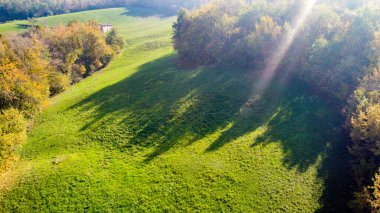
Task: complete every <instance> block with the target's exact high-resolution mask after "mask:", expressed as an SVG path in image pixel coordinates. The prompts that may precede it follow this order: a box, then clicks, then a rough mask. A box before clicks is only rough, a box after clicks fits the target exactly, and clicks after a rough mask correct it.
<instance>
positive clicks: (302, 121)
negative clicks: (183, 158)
mask: <svg viewBox="0 0 380 213" xmlns="http://www.w3.org/2000/svg"><path fill="white" fill-rule="evenodd" d="M174 58H175V57H174V56H173V55H169V56H167V57H163V58H161V59H158V60H156V61H153V62H150V63H147V64H144V65H142V66H141V67H140V68H139V70H138V71H137V72H136V73H135V74H133V75H132V76H130V77H128V78H126V79H124V80H122V81H120V82H118V83H116V84H114V85H111V86H109V87H107V88H104V89H102V90H101V91H99V92H97V93H95V94H93V95H91V96H90V97H88V98H86V99H84V100H83V101H81V102H80V103H78V104H76V105H74V106H72V108H77V109H80V110H79V111H89V112H93V113H90V114H89V119H90V122H88V123H87V124H86V125H85V126H83V128H82V131H83V135H84V137H86V139H87V140H88V141H98V142H100V143H101V144H102V145H104V146H106V147H109V148H112V149H118V150H121V151H131V152H132V153H133V152H134V151H135V150H136V149H137V150H142V148H146V147H149V148H152V149H153V151H152V152H151V153H150V154H148V155H147V156H146V160H145V161H146V162H147V163H148V162H150V161H151V160H153V159H154V158H156V157H158V156H160V155H162V154H164V153H165V152H167V151H169V150H170V149H173V148H175V147H179V146H187V145H189V144H192V143H194V142H195V141H197V140H199V139H202V138H204V137H206V136H207V135H209V134H212V133H214V132H216V131H218V130H220V129H224V128H225V127H227V126H229V125H230V124H233V125H232V127H231V128H229V129H228V130H227V131H225V132H224V133H223V134H222V135H221V136H220V137H219V138H218V139H217V140H216V141H215V142H214V143H213V144H212V145H210V147H209V148H208V149H207V150H206V152H212V151H217V150H218V149H219V148H221V147H223V146H224V145H226V144H227V143H230V142H232V141H234V140H235V139H237V138H239V137H241V136H244V135H246V134H248V133H250V132H253V131H255V130H256V129H257V128H259V127H261V126H263V125H265V126H266V127H267V131H266V132H265V133H264V134H263V135H262V136H261V137H259V138H258V139H257V140H256V141H255V142H254V143H253V144H252V147H255V146H258V145H260V146H265V145H268V144H270V143H280V144H281V147H282V148H283V150H284V153H285V158H284V165H285V166H287V167H288V168H289V169H292V168H296V169H297V170H298V171H299V172H305V171H307V169H308V168H309V167H310V166H312V165H315V164H316V163H317V161H319V160H321V161H322V162H321V165H322V167H321V168H320V172H319V176H320V177H321V178H323V179H324V180H325V181H324V182H325V185H326V187H325V188H326V190H325V192H324V194H323V196H322V198H321V203H322V204H323V207H324V208H323V209H321V211H335V210H337V211H339V210H342V209H344V210H346V209H345V203H346V199H347V197H348V196H347V195H348V194H349V193H348V182H349V178H347V176H348V172H347V171H348V163H347V162H348V154H347V149H346V147H345V146H346V145H347V144H345V143H344V141H342V138H345V134H344V133H343V132H342V130H341V128H340V126H341V124H342V122H343V118H342V117H340V116H339V113H337V109H336V107H335V106H334V105H333V104H332V102H331V103H329V102H326V101H321V99H322V98H320V97H317V96H316V95H312V92H311V91H310V90H309V89H308V88H307V87H306V86H305V85H304V84H302V83H300V82H298V81H292V83H291V84H289V85H286V86H285V85H284V84H286V82H285V83H284V82H282V83H281V81H280V80H278V79H277V80H275V81H274V82H273V84H272V85H271V88H269V89H268V90H267V92H266V93H265V94H264V95H262V96H261V97H260V98H255V96H254V95H252V94H251V91H252V89H253V88H254V82H255V75H252V74H250V73H247V72H241V71H238V70H236V69H233V68H208V69H207V70H206V69H203V68H199V69H196V70H179V69H177V68H176V66H175V62H174ZM256 81H257V80H256ZM287 87H288V88H287ZM284 88H286V89H284ZM337 171H338V172H337Z"/></svg>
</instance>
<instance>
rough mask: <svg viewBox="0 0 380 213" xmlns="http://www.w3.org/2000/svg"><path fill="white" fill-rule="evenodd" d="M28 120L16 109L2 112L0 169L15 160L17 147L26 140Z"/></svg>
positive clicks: (0, 116)
mask: <svg viewBox="0 0 380 213" xmlns="http://www.w3.org/2000/svg"><path fill="white" fill-rule="evenodd" d="M26 127H27V122H26V120H25V119H24V116H23V115H22V114H21V113H20V112H19V111H18V110H16V109H8V110H4V111H2V112H1V113H0V171H3V170H4V169H6V168H7V167H8V166H9V163H10V162H11V161H13V160H15V159H16V158H17V157H16V153H15V151H16V149H17V147H19V146H21V145H22V144H23V143H24V142H25V141H26Z"/></svg>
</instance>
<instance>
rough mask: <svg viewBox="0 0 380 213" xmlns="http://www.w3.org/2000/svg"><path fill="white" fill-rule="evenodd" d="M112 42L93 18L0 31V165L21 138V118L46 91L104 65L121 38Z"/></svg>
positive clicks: (118, 47) (37, 107) (33, 109)
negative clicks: (51, 26)
mask: <svg viewBox="0 0 380 213" xmlns="http://www.w3.org/2000/svg"><path fill="white" fill-rule="evenodd" d="M111 36H112V39H111V40H112V42H111V44H107V42H106V37H110V36H109V35H103V34H102V33H101V31H100V29H99V25H98V24H97V23H96V22H93V21H90V22H87V23H80V22H72V23H70V24H68V25H67V26H58V27H55V28H41V27H35V28H32V29H30V30H28V31H27V32H25V33H23V34H6V35H1V36H0V111H1V113H0V167H1V165H2V164H3V163H4V162H5V161H9V159H12V158H14V156H13V155H14V151H15V149H16V148H17V146H19V145H21V144H23V142H24V140H25V134H26V133H25V132H26V126H27V123H26V122H25V120H24V117H25V118H27V119H30V118H33V116H34V115H36V114H37V113H38V112H40V111H41V109H42V108H43V107H44V105H45V104H46V103H47V100H48V98H49V97H51V96H54V95H56V94H58V93H60V92H62V91H64V90H65V89H66V88H67V87H68V86H69V85H71V84H74V83H77V82H79V81H80V80H81V79H82V78H85V77H87V76H89V75H91V74H92V73H93V72H95V71H97V70H99V69H101V68H103V67H105V66H106V65H107V64H108V63H109V62H110V60H111V59H112V57H113V56H114V55H115V54H116V53H118V52H120V51H121V49H122V48H123V45H124V42H123V39H122V38H121V37H120V36H118V34H117V32H116V31H113V32H112V35H111Z"/></svg>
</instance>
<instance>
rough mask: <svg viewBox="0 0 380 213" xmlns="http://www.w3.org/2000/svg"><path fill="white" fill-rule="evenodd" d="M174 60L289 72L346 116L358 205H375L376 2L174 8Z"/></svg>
mask: <svg viewBox="0 0 380 213" xmlns="http://www.w3.org/2000/svg"><path fill="white" fill-rule="evenodd" d="M173 28H174V31H175V33H174V43H175V48H176V50H177V51H178V54H179V63H180V64H181V65H182V66H209V65H213V66H215V65H217V66H221V65H226V64H229V65H233V66H238V67H241V68H243V69H247V70H256V71H257V72H261V73H262V76H263V77H262V79H261V81H262V82H263V85H261V86H260V88H257V91H256V92H258V93H260V92H262V90H264V89H265V88H266V86H267V85H268V84H270V80H271V78H272V77H273V76H274V75H275V74H276V73H278V74H280V75H288V74H290V75H293V76H296V77H297V78H300V79H302V80H304V81H305V82H307V83H309V84H310V85H311V86H312V87H314V88H315V89H316V91H319V92H320V93H323V94H325V95H327V96H330V97H331V98H333V99H335V100H336V102H337V103H339V105H340V106H341V107H342V108H343V110H342V112H343V113H344V114H345V116H346V117H347V125H346V128H347V130H348V131H349V132H350V135H351V138H352V145H350V148H349V151H350V153H351V154H352V156H353V162H352V168H353V175H354V177H355V180H356V186H355V191H356V193H355V200H354V201H352V203H351V204H350V205H351V206H352V207H353V208H354V210H357V211H362V212H368V211H372V212H379V211H380V205H379V203H380V123H379V120H380V93H379V91H380V87H379V82H380V5H379V3H378V2H377V1H319V2H318V3H316V1H253V2H252V1H232V0H231V1H217V2H215V3H211V4H208V5H206V6H204V7H202V8H201V9H199V10H195V11H192V12H191V11H187V10H182V11H180V13H179V15H178V20H177V22H176V23H175V24H174V26H173Z"/></svg>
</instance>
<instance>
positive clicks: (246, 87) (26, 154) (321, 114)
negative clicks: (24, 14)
mask: <svg viewBox="0 0 380 213" xmlns="http://www.w3.org/2000/svg"><path fill="white" fill-rule="evenodd" d="M137 11H138V9H137ZM125 12H126V10H125V9H108V10H99V11H91V12H82V13H76V14H69V15H63V16H57V17H49V18H45V19H46V20H47V23H49V24H51V25H53V24H58V23H60V22H61V21H62V22H67V21H68V20H70V19H73V18H76V17H78V18H79V19H81V20H87V19H92V18H93V19H96V20H98V21H99V22H108V21H109V20H112V21H110V22H111V23H113V24H114V25H115V26H116V27H117V28H118V29H119V30H120V32H122V34H123V35H124V36H125V38H126V39H127V41H128V42H127V43H128V46H127V48H126V50H125V51H124V52H123V53H122V54H121V55H120V56H119V57H118V58H116V59H115V60H114V61H113V62H112V63H111V64H110V65H109V67H107V68H106V69H104V70H102V71H101V72H98V73H96V74H95V75H94V76H92V77H90V78H88V79H85V80H84V81H82V82H81V83H79V84H77V85H75V86H73V87H71V88H70V89H69V90H68V91H66V92H65V93H63V94H61V95H59V96H57V97H55V98H53V99H52V100H51V105H50V106H49V107H48V108H47V109H45V111H44V112H43V114H42V115H41V116H39V117H38V118H37V119H36V124H35V127H34V129H33V131H32V132H31V133H30V134H29V140H28V143H27V144H26V145H25V147H24V148H23V149H22V150H20V154H21V161H20V162H19V163H18V164H17V165H15V167H16V168H18V170H15V171H18V172H17V174H21V175H17V174H14V173H9V174H7V175H8V176H7V177H6V179H8V180H9V179H12V178H13V180H14V184H13V186H12V187H8V189H7V190H5V189H3V190H2V191H1V195H2V197H1V200H0V209H1V210H2V211H5V212H31V211H35V212H47V211H51V212H82V211H90V212H93V211H97V212H107V211H112V212H125V211H137V212H142V211H149V212H150V211H159V212H162V211H226V212H229V211H233V210H234V211H242V212H284V211H285V212H313V211H315V210H318V209H320V208H321V207H322V205H327V207H328V208H331V209H333V208H340V207H342V205H344V202H343V201H344V198H345V197H344V195H345V194H344V193H345V191H344V187H345V186H346V185H345V183H344V177H345V174H346V173H345V172H346V171H345V169H346V167H345V163H346V161H345V160H346V158H347V153H346V148H345V147H346V144H345V137H344V134H343V133H342V130H341V128H340V125H341V124H342V122H343V121H342V118H341V117H340V115H339V112H338V110H336V109H335V108H334V107H333V106H332V103H330V102H328V101H323V100H322V98H320V97H318V96H316V95H313V94H312V93H311V92H310V91H309V89H308V88H307V87H306V86H305V85H304V84H302V83H300V82H299V81H297V80H295V81H292V83H288V84H287V83H284V82H283V81H280V80H278V79H274V80H273V83H272V84H271V85H270V86H269V87H268V89H267V91H266V93H265V94H264V95H263V97H262V98H261V99H260V100H259V101H257V102H247V100H248V99H249V96H250V93H249V92H250V91H252V88H254V87H255V85H256V83H257V74H253V73H247V72H243V71H240V70H235V69H233V68H210V69H204V68H199V69H196V70H182V69H179V68H178V67H177V66H176V62H175V53H174V52H173V48H172V44H171V24H172V22H173V21H174V20H175V18H173V17H172V18H159V17H145V16H146V13H144V17H131V16H126V15H123V14H124V13H125ZM133 14H135V15H136V14H138V13H133ZM1 27H2V25H0V29H4V28H1ZM252 82H253V83H252ZM252 84H253V85H252ZM242 108H244V110H241V109H242ZM20 176H22V177H20ZM342 177H343V178H342ZM0 186H1V184H0ZM325 186H327V187H328V190H327V188H326V187H325ZM342 187H343V189H342ZM0 189H1V188H0ZM321 199H323V200H321Z"/></svg>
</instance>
